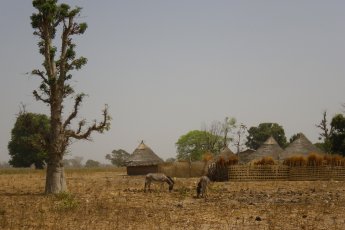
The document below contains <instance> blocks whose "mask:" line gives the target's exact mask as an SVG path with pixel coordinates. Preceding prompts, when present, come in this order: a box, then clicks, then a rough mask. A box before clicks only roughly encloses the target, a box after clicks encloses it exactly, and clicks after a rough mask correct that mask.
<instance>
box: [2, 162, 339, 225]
mask: <svg viewBox="0 0 345 230" xmlns="http://www.w3.org/2000/svg"><path fill="white" fill-rule="evenodd" d="M66 175H67V178H68V180H67V182H68V188H69V193H65V194H58V195H55V196H46V195H44V194H43V193H42V192H43V191H44V182H45V178H44V173H43V172H37V171H30V170H29V171H27V172H25V173H23V172H18V173H10V174H4V173H0V229H344V227H345V223H344V220H345V185H344V183H343V182H336V181H327V182H325V181H314V182H312V181H309V182H288V181H287V182H283V181H281V182H279V181H273V182H215V183H212V184H211V188H210V189H209V192H208V195H209V196H208V198H206V199H196V198H195V186H196V182H197V180H198V178H189V179H183V178H176V184H175V187H174V191H173V192H171V193H169V192H167V191H168V188H167V187H164V189H163V190H160V185H153V186H152V189H153V192H151V193H150V192H147V193H144V191H143V188H144V177H143V176H135V177H129V176H126V175H125V171H124V170H122V171H118V170H117V171H116V170H113V171H112V170H108V169H107V170H100V169H99V170H93V171H92V170H91V171H90V170H71V171H68V170H67V172H66Z"/></svg>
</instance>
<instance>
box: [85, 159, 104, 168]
mask: <svg viewBox="0 0 345 230" xmlns="http://www.w3.org/2000/svg"><path fill="white" fill-rule="evenodd" d="M100 165H101V163H99V162H98V161H94V160H91V159H89V160H87V161H86V163H85V167H86V168H97V167H99V166H100Z"/></svg>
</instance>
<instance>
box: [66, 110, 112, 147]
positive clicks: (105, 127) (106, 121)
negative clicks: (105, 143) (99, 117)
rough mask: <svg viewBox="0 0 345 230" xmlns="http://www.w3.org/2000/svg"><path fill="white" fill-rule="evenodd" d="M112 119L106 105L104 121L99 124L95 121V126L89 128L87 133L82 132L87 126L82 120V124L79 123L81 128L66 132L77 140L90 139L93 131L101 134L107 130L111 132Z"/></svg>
mask: <svg viewBox="0 0 345 230" xmlns="http://www.w3.org/2000/svg"><path fill="white" fill-rule="evenodd" d="M110 120H111V117H110V116H109V114H108V106H107V105H106V106H105V108H104V110H103V121H102V122H100V123H98V124H97V122H96V121H95V122H94V124H93V125H92V126H90V127H88V128H87V130H86V131H85V132H83V133H82V132H81V129H82V127H83V126H84V125H85V121H84V120H82V121H81V122H79V128H78V130H77V132H76V131H73V130H65V134H66V136H68V137H73V138H75V139H78V140H81V139H89V137H90V135H91V133H92V132H93V131H96V132H99V133H103V131H105V130H109V129H110V122H109V121H110Z"/></svg>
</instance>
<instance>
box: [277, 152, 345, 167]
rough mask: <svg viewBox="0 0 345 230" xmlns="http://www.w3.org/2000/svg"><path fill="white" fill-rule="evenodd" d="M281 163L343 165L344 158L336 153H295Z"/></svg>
mask: <svg viewBox="0 0 345 230" xmlns="http://www.w3.org/2000/svg"><path fill="white" fill-rule="evenodd" d="M283 164H284V165H287V166H345V158H344V157H343V156H340V155H337V154H327V155H320V154H317V153H310V154H309V155H308V156H301V155H295V156H292V157H289V158H286V159H285V160H284V161H283Z"/></svg>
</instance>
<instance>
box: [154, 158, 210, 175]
mask: <svg viewBox="0 0 345 230" xmlns="http://www.w3.org/2000/svg"><path fill="white" fill-rule="evenodd" d="M158 172H161V173H164V174H166V175H168V176H172V177H182V178H188V177H200V176H203V175H205V174H206V172H207V163H205V162H203V161H194V162H188V161H183V162H172V163H163V164H160V165H158Z"/></svg>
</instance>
